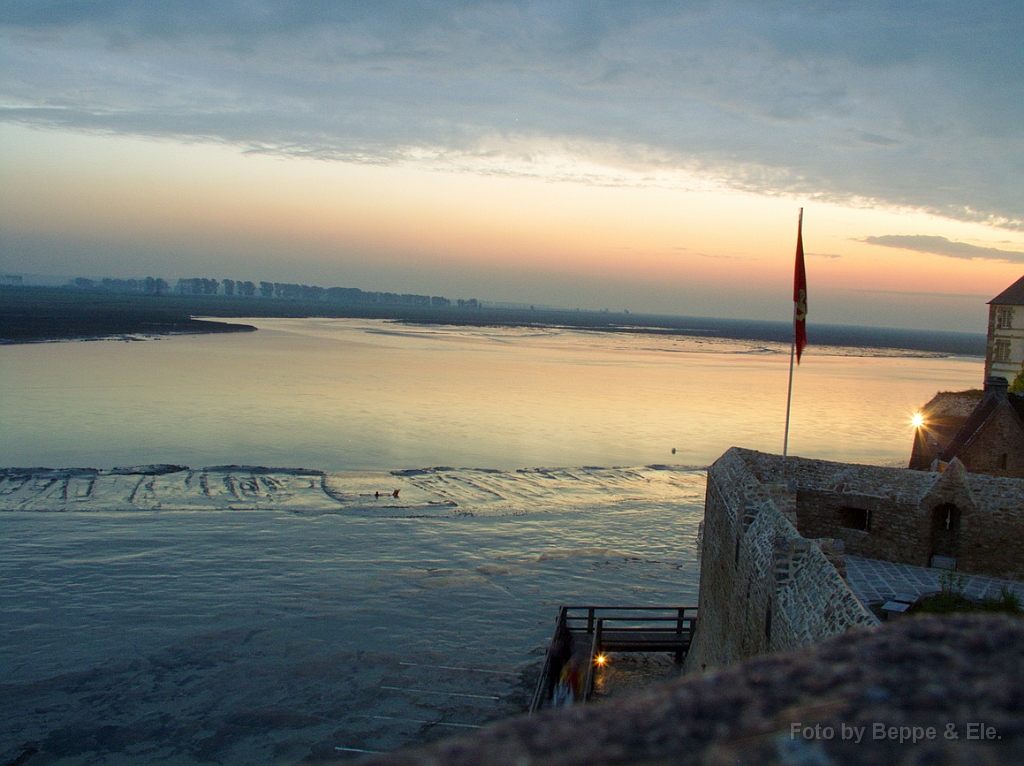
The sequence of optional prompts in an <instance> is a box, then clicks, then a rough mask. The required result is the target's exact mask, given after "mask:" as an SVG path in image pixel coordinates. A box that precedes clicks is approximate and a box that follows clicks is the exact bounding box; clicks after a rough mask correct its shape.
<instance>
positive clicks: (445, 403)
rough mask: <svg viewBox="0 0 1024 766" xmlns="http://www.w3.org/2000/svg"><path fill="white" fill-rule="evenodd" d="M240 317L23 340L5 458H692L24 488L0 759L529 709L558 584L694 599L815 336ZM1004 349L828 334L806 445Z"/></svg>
mask: <svg viewBox="0 0 1024 766" xmlns="http://www.w3.org/2000/svg"><path fill="white" fill-rule="evenodd" d="M242 321H245V322H246V323H248V324H254V325H256V326H257V327H258V328H259V331H258V332H256V333H248V334H229V335H207V336H181V337H171V338H161V339H151V340H145V341H131V340H129V341H124V340H109V341H96V342H75V343H48V344H35V345H24V346H6V347H0V385H2V391H3V396H2V398H0V465H3V466H8V467H10V466H22V467H28V466H48V467H94V468H101V469H105V468H112V467H115V466H130V465H141V464H156V463H160V464H179V465H189V466H193V467H199V466H211V465H229V464H235V465H259V466H277V467H300V466H301V467H306V468H315V469H322V470H326V471H330V472H352V471H357V472H381V473H382V474H383V475H387V474H386V472H388V471H391V470H401V469H409V468H424V467H430V466H451V467H453V468H456V469H458V468H484V469H488V470H489V471H491V472H493V475H494V476H495V477H499V478H500V481H498V479H497V478H496V479H495V481H494V484H493V486H490V487H488V486H487V484H486V481H485V482H483V483H482V485H481V492H484V491H491V492H498V491H500V489H499V487H500V486H508V483H509V482H515V481H516V478H517V476H519V475H520V474H518V473H517V470H518V469H523V468H534V467H570V468H571V467H583V466H649V465H662V464H667V465H668V466H669V467H670V469H671V481H668V482H663V483H658V484H650V483H644V482H645V481H646V480H644V479H643V478H642V476H641V474H639V473H637V474H631V473H629V472H628V471H624V472H623V473H622V476H624V477H630V476H634V475H635V476H636V477H637V478H636V482H638V484H637V486H636V487H635V488H634V490H635V491H630V492H628V493H626V495H616V494H610V495H609V497H608V499H606V500H603V501H597V500H595V499H594V497H593V495H592V493H591V494H588V495H586V499H582V498H583V497H584V496H583V495H582V494H581V495H580V498H581V499H580V502H578V503H575V502H573V496H572V488H571V483H570V485H569V487H568V489H566V488H565V487H563V488H562V489H561V490H560V492H561V494H562V496H561V497H560V498H559V502H558V503H552V502H549V501H547V500H545V498H544V497H543V496H542V495H537V496H536V498H535V499H534V500H525V499H522V498H523V497H525V496H527V495H528V494H529V493H525V494H524V495H520V496H519V497H520V499H519V500H518V501H516V502H517V503H518V504H515V503H513V504H511V505H510V506H508V507H507V508H506V511H505V512H504V513H503V514H502V515H498V516H493V515H491V516H482V515H474V514H473V513H472V508H467V509H466V512H465V513H464V514H462V515H458V516H455V517H451V518H443V519H442V518H378V517H368V516H358V515H355V516H353V515H348V516H343V515H303V514H297V513H293V512H287V511H284V510H281V511H207V512H188V513H186V512H176V511H174V510H165V511H160V512H133V511H121V512H103V513H98V512H92V513H90V512H82V513H79V512H75V513H27V512H7V513H4V514H2V515H0V524H2V525H3V527H4V534H3V535H0V578H2V579H0V583H2V587H0V610H2V613H3V615H4V619H3V622H2V625H0V667H2V669H0V674H2V675H0V684H2V688H0V713H2V721H0V743H2V748H3V749H2V750H0V761H2V762H6V761H7V760H9V759H11V758H16V757H17V756H18V755H19V754H21V753H25V752H28V751H29V750H31V749H35V750H37V751H38V752H37V753H36V754H35V755H33V756H32V757H33V758H39V759H40V762H43V760H44V759H45V762H47V763H61V764H79V763H81V764H85V763H182V764H193V763H243V762H244V763H268V764H269V763H275V764H276V763H282V764H283V763H300V762H323V761H325V760H327V761H330V760H334V759H337V760H345V759H348V758H357V757H359V756H361V755H362V754H363V753H364V752H371V751H383V750H389V749H393V748H395V747H401V746H405V745H409V744H415V743H417V742H422V741H426V740H429V739H432V738H436V737H438V736H448V735H452V734H458V733H460V732H466V731H470V730H471V729H472V727H475V726H479V725H482V724H484V723H486V722H487V721H490V720H494V719H497V718H501V717H505V716H508V715H513V714H517V713H519V712H521V711H522V710H523V709H524V707H525V705H526V704H527V701H528V697H529V694H530V692H531V691H532V685H533V683H534V681H535V679H536V674H537V671H538V670H539V665H540V662H541V660H542V658H543V650H544V646H545V644H546V641H547V640H548V639H549V637H550V633H551V626H552V620H553V618H554V616H555V613H556V610H557V607H558V606H559V605H560V604H571V603H577V604H582V603H629V604H637V605H641V604H680V605H683V604H695V603H696V588H697V580H698V574H699V561H698V556H697V547H696V537H697V526H698V523H699V521H700V518H701V514H702V501H703V480H704V474H703V471H702V468H703V467H704V466H706V465H707V464H708V463H710V462H711V461H713V460H714V459H715V458H716V457H717V456H718V455H719V454H721V453H722V452H723V451H724V450H725V449H727V448H728V447H729V446H731V445H734V444H735V445H740V446H744V447H750V448H754V449H761V450H765V451H772V452H779V451H781V446H782V429H783V423H784V418H785V397H786V380H787V374H788V367H789V355H788V351H789V349H788V347H781V346H776V345H773V344H761V343H751V342H740V341H725V340H716V339H712V338H704V337H679V336H659V335H645V334H627V333H592V332H585V331H577V330H566V329H557V328H555V329H546V328H513V329H510V328H453V327H416V326H403V325H397V324H393V323H387V322H383V321H362V320H320V319H294V320H290V319H273V320H268V319H257V320H242ZM812 340H813V338H812ZM982 368H983V363H982V360H980V359H976V358H957V357H943V356H938V355H927V354H917V353H900V352H891V351H886V352H881V351H866V350H862V349H848V348H845V349H844V348H820V347H814V346H811V347H809V348H808V350H807V352H806V353H805V356H804V361H803V363H802V364H801V365H800V367H799V368H798V370H797V375H796V383H795V387H794V394H793V423H792V427H791V438H790V449H791V452H792V453H794V454H799V455H802V456H807V457H819V458H825V459H834V460H845V461H852V462H868V463H876V464H886V465H901V464H904V463H905V461H906V460H907V458H908V456H909V450H910V446H911V438H912V431H911V427H910V416H911V415H912V413H913V411H914V409H915V408H916V407H918V406H920V405H921V404H923V403H924V402H925V401H927V400H928V399H929V398H930V397H931V396H932V395H933V394H934V393H935V392H936V391H938V390H962V389H965V388H971V387H978V386H979V385H980V383H981V377H982ZM666 470H668V469H666ZM484 475H486V474H484ZM624 481H625V479H624ZM32 762H33V761H31V760H29V761H27V763H30V764H31V763H32Z"/></svg>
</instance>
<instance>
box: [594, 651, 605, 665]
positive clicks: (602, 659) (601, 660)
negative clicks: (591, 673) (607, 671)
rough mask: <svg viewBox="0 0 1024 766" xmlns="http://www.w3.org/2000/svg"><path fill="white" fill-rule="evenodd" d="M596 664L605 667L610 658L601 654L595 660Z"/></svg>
mask: <svg viewBox="0 0 1024 766" xmlns="http://www.w3.org/2000/svg"><path fill="white" fill-rule="evenodd" d="M594 662H596V663H597V664H598V665H599V666H603V665H604V664H605V663H606V662H608V657H607V656H605V655H603V654H599V655H597V656H596V657H595V658H594Z"/></svg>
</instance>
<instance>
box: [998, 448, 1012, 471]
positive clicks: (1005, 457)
mask: <svg viewBox="0 0 1024 766" xmlns="http://www.w3.org/2000/svg"><path fill="white" fill-rule="evenodd" d="M1009 462H1010V454H1009V453H1008V452H1004V453H1003V454H1002V455H1000V456H999V470H1000V471H1005V470H1006V466H1007V464H1008V463H1009Z"/></svg>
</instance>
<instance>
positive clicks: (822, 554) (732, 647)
mask: <svg viewBox="0 0 1024 766" xmlns="http://www.w3.org/2000/svg"><path fill="white" fill-rule="evenodd" d="M756 454H757V453H751V452H749V451H747V450H740V449H737V448H733V449H731V450H729V451H728V452H726V453H725V454H724V455H723V456H722V457H720V458H719V459H718V460H717V461H716V462H715V464H714V465H712V466H711V468H710V469H709V470H708V484H707V495H706V500H705V507H704V533H703V547H702V553H701V576H700V602H699V607H700V611H699V615H700V617H699V620H698V627H697V633H696V635H695V637H694V642H693V645H692V646H691V648H690V651H689V654H688V656H687V659H686V669H687V670H688V671H694V670H701V669H704V668H708V667H715V666H720V665H726V664H730V663H732V662H736V661H739V660H742V659H745V658H747V657H752V656H755V655H758V654H765V653H770V652H777V651H785V650H788V649H794V648H796V647H800V646H804V645H806V644H809V643H813V642H816V641H819V640H821V639H824V638H827V637H829V636H833V635H836V634H840V633H843V632H845V631H846V630H848V629H849V628H851V627H856V626H865V627H870V626H874V625H876V624H877V622H878V621H877V620H876V619H875V617H874V616H873V615H872V614H871V613H870V612H869V611H868V610H867V609H866V608H865V607H864V606H863V605H862V604H861V603H860V601H858V599H857V598H856V596H854V594H853V592H852V591H851V590H850V589H849V588H848V587H847V585H846V583H845V581H844V580H843V578H842V576H841V575H840V571H839V569H837V567H836V566H835V565H834V563H833V562H834V561H841V557H840V554H841V548H842V545H841V543H840V544H838V545H837V544H836V543H835V542H834V541H832V540H808V539H805V538H804V537H802V536H801V535H800V533H799V532H798V531H797V529H796V527H795V526H794V524H793V521H794V520H795V501H796V497H795V495H794V494H793V493H791V492H789V491H788V488H787V485H785V484H781V483H779V482H766V481H762V480H761V478H760V477H759V476H758V475H757V474H756V473H755V472H754V471H753V470H752V468H751V465H750V464H749V458H750V457H751V456H753V455H756ZM780 478H781V477H780Z"/></svg>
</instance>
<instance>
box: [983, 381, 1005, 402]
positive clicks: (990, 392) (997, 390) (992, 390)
mask: <svg viewBox="0 0 1024 766" xmlns="http://www.w3.org/2000/svg"><path fill="white" fill-rule="evenodd" d="M1009 386H1010V382H1009V381H1008V380H1007V379H1006V378H1004V377H1003V376H1002V375H989V376H988V377H987V378H985V395H986V396H991V397H994V398H996V399H1005V398H1006V389H1007V388H1009Z"/></svg>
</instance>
